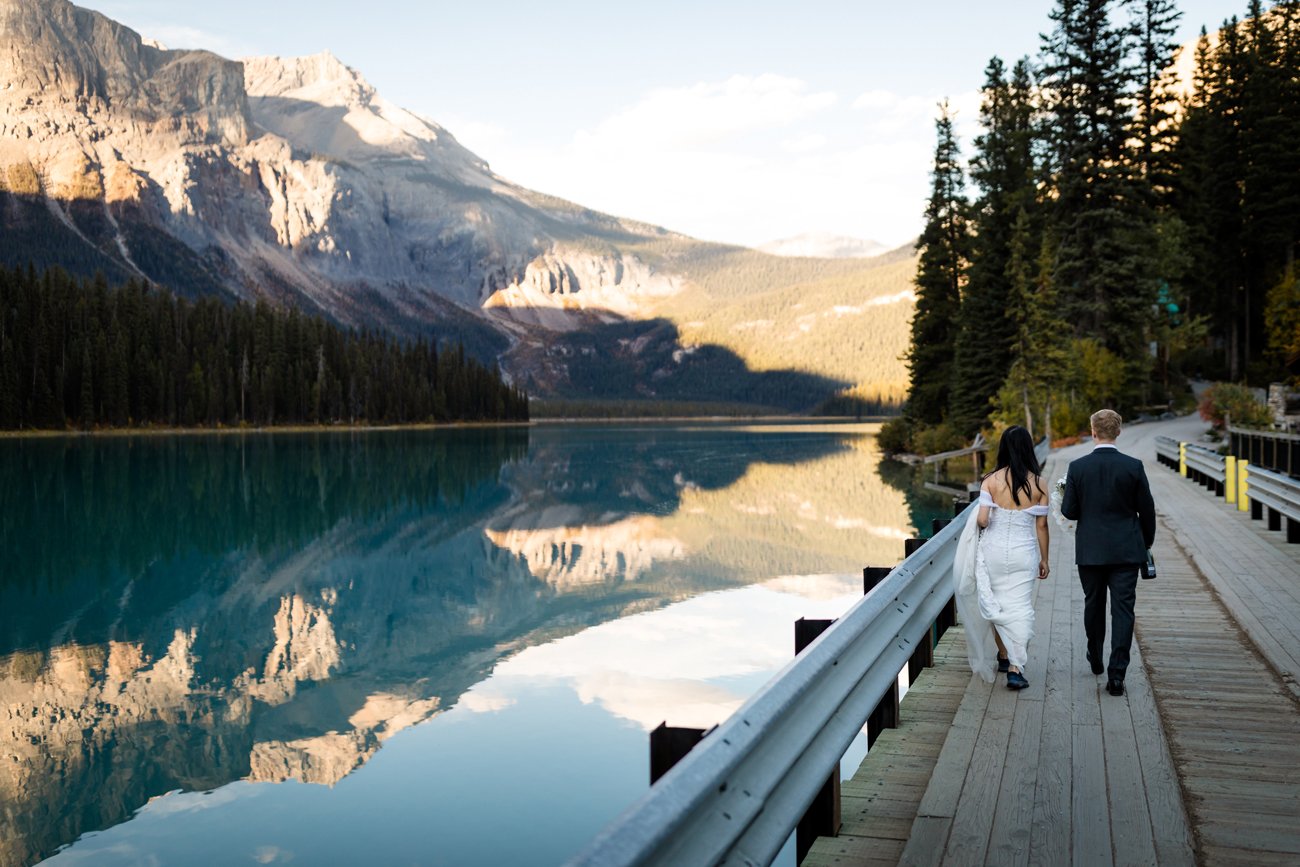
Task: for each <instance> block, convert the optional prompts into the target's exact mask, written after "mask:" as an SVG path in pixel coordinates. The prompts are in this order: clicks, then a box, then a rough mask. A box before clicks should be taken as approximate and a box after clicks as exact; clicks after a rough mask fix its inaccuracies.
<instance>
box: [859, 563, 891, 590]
mask: <svg viewBox="0 0 1300 867" xmlns="http://www.w3.org/2000/svg"><path fill="white" fill-rule="evenodd" d="M891 571H892V570H891V569H890V568H889V567H888V566H864V567H862V595H863V596H865V595H867V594H868V593H870V592H871V591H872V590H875V589H876V585H877V584H879V583H880V582H881V581H884V580H885V576H886V575H888V574H889V573H890V572H891Z"/></svg>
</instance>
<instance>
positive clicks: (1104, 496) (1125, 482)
mask: <svg viewBox="0 0 1300 867" xmlns="http://www.w3.org/2000/svg"><path fill="white" fill-rule="evenodd" d="M1122 422H1123V420H1122V419H1121V418H1120V416H1119V413H1117V412H1115V411H1114V410H1111V409H1103V410H1098V411H1097V412H1095V413H1093V414H1092V438H1093V440H1094V441H1095V442H1096V446H1094V448H1093V450H1092V454H1090V455H1087V456H1086V457H1082V458H1079V459H1078V460H1075V461H1072V462H1071V463H1070V468H1069V470H1068V471H1067V475H1066V482H1065V494H1064V495H1063V497H1062V500H1061V514H1062V515H1064V516H1065V517H1067V518H1069V519H1070V520H1072V521H1078V522H1079V525H1078V529H1077V531H1076V535H1075V554H1074V562H1075V563H1076V564H1078V566H1079V581H1080V583H1082V584H1083V629H1084V632H1085V634H1086V635H1087V636H1088V663H1089V664H1090V665H1091V666H1092V673H1093V674H1101V673H1102V671H1103V668H1102V663H1101V649H1102V644H1103V642H1104V641H1105V640H1106V592H1107V591H1110V622H1111V634H1110V666H1109V668H1107V669H1105V671H1106V676H1107V680H1106V691H1107V692H1109V693H1110V694H1111V695H1123V694H1124V673H1125V671H1126V670H1127V669H1128V656H1129V648H1130V647H1132V645H1133V603H1134V601H1135V600H1136V598H1137V581H1138V570H1139V569H1141V568H1142V566H1143V565H1144V564H1145V563H1146V560H1147V549H1148V548H1150V547H1151V543H1152V541H1154V539H1155V535H1156V508H1155V503H1154V502H1153V501H1152V500H1151V487H1150V486H1149V485H1148V484H1147V474H1146V470H1145V469H1143V467H1142V462H1141V461H1139V460H1137V459H1135V458H1131V457H1129V456H1128V455H1124V454H1121V453H1120V451H1119V449H1118V448H1116V447H1115V440H1117V439H1119V432H1120V427H1121V424H1122Z"/></svg>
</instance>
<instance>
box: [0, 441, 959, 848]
mask: <svg viewBox="0 0 1300 867" xmlns="http://www.w3.org/2000/svg"><path fill="white" fill-rule="evenodd" d="M873 431H874V429H873V428H871V427H869V426H862V425H841V426H814V425H804V426H768V427H734V426H721V425H717V426H709V425H700V426H693V427H680V426H679V427H674V426H666V425H664V426H635V425H619V426H559V425H556V426H542V427H536V428H532V429H528V428H493V429H478V430H457V431H418V432H417V431H405V432H370V433H319V434H276V435H226V436H206V435H189V436H174V437H122V438H66V439H41V440H9V441H4V442H0V515H3V518H4V520H3V524H2V525H0V541H3V550H4V552H5V558H4V564H3V573H0V713H3V714H4V716H3V717H0V867H10V865H26V864H32V863H36V862H39V861H41V860H42V859H48V863H50V864H95V865H100V864H105V865H114V864H187V865H191V864H192V865H207V864H212V865H217V864H248V863H263V864H270V863H287V862H289V861H293V862H296V863H298V864H372V863H383V864H455V865H498V864H538V865H548V864H558V863H561V862H562V861H563V860H564V859H565V858H566V857H568V856H569V855H571V854H573V853H574V852H575V851H576V850H577V849H579V848H580V847H581V846H582V845H583V844H584V842H585V841H586V840H587V839H589V838H590V837H591V835H592V834H594V833H595V832H596V831H597V830H598V829H599V828H600V827H601V826H602V825H603V824H604V823H605V822H607V821H608V820H609V819H610V818H612V817H613V816H615V815H616V814H617V813H618V812H619V811H620V810H622V809H623V808H624V807H625V806H627V805H628V804H629V803H631V802H632V801H633V800H635V799H636V797H637V796H639V795H640V794H641V793H642V792H643V791H644V790H645V787H646V782H647V774H648V748H647V732H648V731H649V729H651V728H653V727H654V726H656V725H658V724H659V723H660V722H661V721H663V720H668V721H669V722H670V723H671V724H673V725H688V726H689V725H695V726H700V727H705V726H709V725H712V724H714V723H716V722H719V721H721V720H722V719H723V718H725V717H726V716H727V715H728V714H729V713H730V712H731V711H732V710H734V709H735V708H736V707H738V706H739V704H740V703H741V702H743V701H744V699H745V698H746V697H747V696H748V695H749V694H750V693H751V692H752V691H753V690H754V689H756V688H757V687H758V686H759V685H761V684H762V683H763V682H764V681H765V680H766V679H767V678H768V677H770V675H771V674H772V673H773V672H774V671H775V670H777V669H778V668H780V667H781V666H782V665H783V664H784V663H785V662H786V661H787V660H788V658H789V654H790V652H791V645H792V632H793V627H792V626H791V623H792V621H793V620H795V619H797V618H799V617H835V616H837V615H838V614H840V613H842V612H843V611H844V610H845V609H846V608H847V607H848V606H849V605H851V604H852V602H853V601H854V600H855V599H856V598H858V596H859V595H860V593H861V579H860V574H861V567H862V566H864V565H890V564H892V563H894V562H897V560H898V559H899V558H900V556H901V553H902V546H903V542H902V540H903V539H904V538H906V537H907V536H910V535H913V534H914V529H915V528H916V527H926V528H928V526H929V519H930V518H931V517H932V516H937V515H940V514H943V513H944V512H946V511H947V508H948V505H947V502H946V501H945V500H944V499H943V498H942V497H937V496H935V495H925V494H919V493H914V492H913V491H912V490H911V489H910V487H909V486H910V483H911V482H910V476H909V475H908V474H906V473H899V472H898V468H897V467H892V468H890V467H886V468H885V473H884V475H882V472H881V466H880V457H879V454H878V452H877V450H876V448H875V440H874V436H873ZM859 755H860V753H859Z"/></svg>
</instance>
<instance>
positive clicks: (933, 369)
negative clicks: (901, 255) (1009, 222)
mask: <svg viewBox="0 0 1300 867" xmlns="http://www.w3.org/2000/svg"><path fill="white" fill-rule="evenodd" d="M935 132H936V135H937V142H936V144H935V150H934V167H933V169H932V170H931V173H930V177H931V185H930V199H929V203H928V204H927V205H926V209H925V230H924V231H923V232H922V233H921V238H920V240H919V241H917V250H918V251H919V252H920V254H921V255H920V260H921V261H920V266H919V268H918V270H917V274H916V312H915V313H914V314H913V316H912V345H911V348H910V350H909V352H908V355H907V366H908V371H909V373H910V376H911V383H910V389H909V392H908V403H907V414H908V416H909V417H910V418H911V419H912V420H913V421H915V422H917V423H920V424H922V425H936V424H939V423H940V422H942V421H944V419H945V417H946V416H947V413H948V400H949V394H950V390H951V386H952V381H953V355H954V351H953V350H954V344H955V341H956V336H957V318H958V314H959V312H960V306H961V290H962V283H963V277H964V273H965V269H966V263H967V261H968V260H969V258H970V235H969V233H968V230H967V225H966V210H967V208H968V203H967V201H966V198H965V195H964V192H963V190H964V188H965V173H964V172H963V170H962V166H961V154H960V150H959V148H958V146H957V138H956V135H955V134H954V132H953V125H952V115H951V112H950V111H949V109H948V103H947V102H946V101H945V102H944V103H943V105H942V106H941V108H940V113H939V117H938V119H937V120H936V121H935Z"/></svg>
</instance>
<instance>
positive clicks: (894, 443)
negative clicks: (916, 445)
mask: <svg viewBox="0 0 1300 867" xmlns="http://www.w3.org/2000/svg"><path fill="white" fill-rule="evenodd" d="M876 442H877V443H879V444H880V450H881V451H882V452H884V453H885V454H887V455H897V454H902V453H903V452H907V451H910V450H911V448H912V423H911V422H910V421H909V420H908V419H907V418H906V417H904V416H901V415H900V416H898V417H897V418H892V419H890V420H889V421H887V422H885V423H884V424H883V425H881V426H880V433H879V434H877V435H876Z"/></svg>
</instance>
